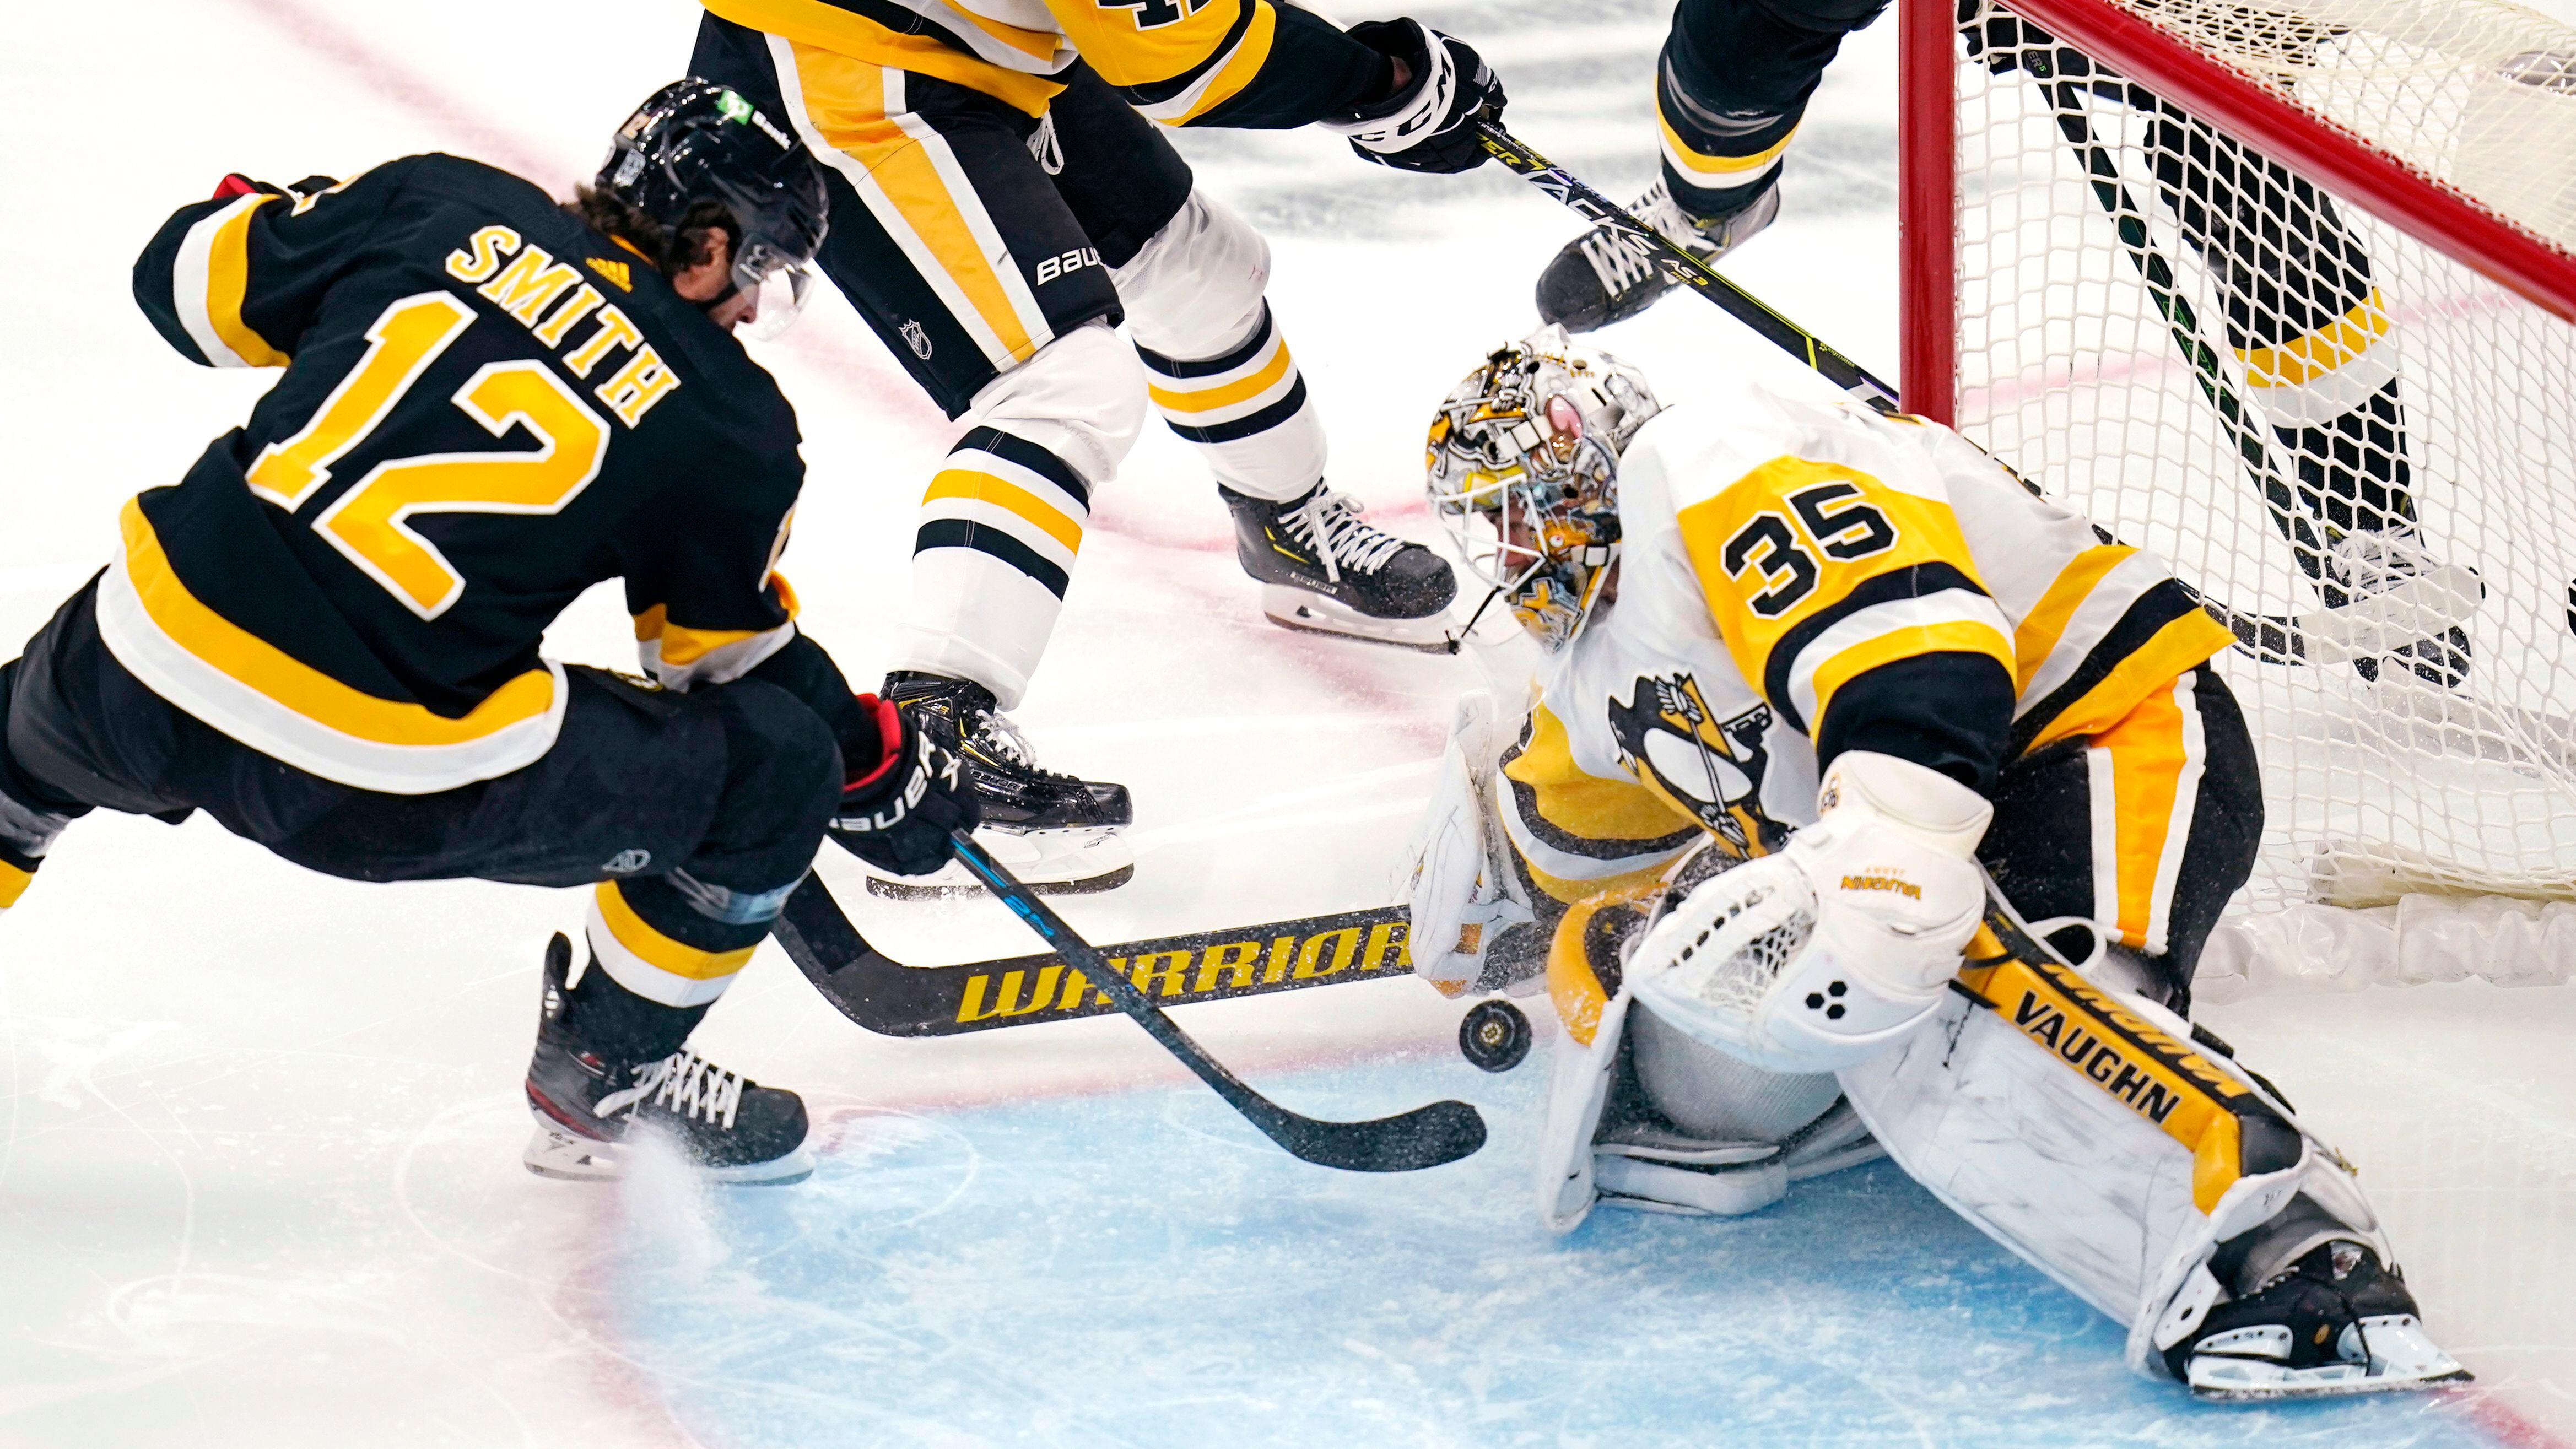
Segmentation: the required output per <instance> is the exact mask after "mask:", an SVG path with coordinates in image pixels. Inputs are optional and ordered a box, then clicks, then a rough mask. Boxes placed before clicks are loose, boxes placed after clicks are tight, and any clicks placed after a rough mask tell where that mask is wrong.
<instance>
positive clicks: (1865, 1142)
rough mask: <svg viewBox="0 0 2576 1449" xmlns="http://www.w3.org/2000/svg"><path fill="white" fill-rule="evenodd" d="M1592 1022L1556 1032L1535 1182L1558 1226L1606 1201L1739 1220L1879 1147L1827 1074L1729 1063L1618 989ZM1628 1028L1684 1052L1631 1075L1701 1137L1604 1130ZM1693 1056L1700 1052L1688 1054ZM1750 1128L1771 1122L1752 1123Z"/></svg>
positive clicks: (1547, 1216) (1636, 1127) (1568, 1225)
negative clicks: (1582, 1030) (1580, 1029)
mask: <svg viewBox="0 0 2576 1449" xmlns="http://www.w3.org/2000/svg"><path fill="white" fill-rule="evenodd" d="M1590 1030H1591V1039H1590V1040H1589V1041H1585V1040H1582V1039H1580V1037H1579V1036H1578V1034H1577V1032H1576V1031H1574V1030H1567V1031H1562V1032H1559V1033H1558V1034H1557V1038H1556V1043H1555V1045H1554V1047H1553V1048H1552V1056H1551V1075H1550V1078H1549V1081H1548V1095H1547V1126H1546V1128H1545V1130H1544V1131H1543V1132H1542V1134H1541V1135H1540V1138H1539V1165H1538V1189H1539V1216H1540V1218H1541V1219H1542V1220H1543V1221H1544V1222H1546V1224H1547V1225H1548V1227H1549V1228H1551V1229H1552V1230H1554V1231H1556V1232H1560V1233H1565V1232H1572V1231H1573V1230H1574V1229H1575V1228H1576V1227H1578V1226H1580V1225H1581V1224H1582V1222H1583V1220H1584V1219H1585V1218H1586V1217H1588V1216H1589V1215H1590V1214H1591V1212H1592V1209H1593V1208H1594V1207H1595V1206H1596V1205H1599V1204H1603V1203H1608V1204H1610V1205H1612V1206H1616V1207H1623V1208H1630V1209H1634V1210H1637V1211H1641V1212H1665V1213H1684V1214H1693V1215H1707V1216H1716V1217H1739V1216H1742V1215H1743V1214H1745V1213H1751V1212H1759V1211H1761V1210H1762V1209H1763V1208H1766V1207H1769V1206H1771V1205H1772V1204H1773V1203H1776V1202H1778V1201H1780V1199H1781V1198H1782V1197H1784V1196H1786V1195H1787V1193H1788V1191H1789V1184H1790V1183H1792V1182H1800V1181H1804V1180H1805V1179H1808V1178H1811V1177H1820V1176H1823V1175H1824V1174H1826V1173H1829V1172H1839V1171H1841V1170H1842V1169H1844V1168H1846V1167H1853V1166H1857V1165H1859V1164H1860V1163H1863V1162H1867V1161H1870V1160H1871V1159H1873V1158H1876V1157H1877V1156H1879V1155H1880V1154H1879V1149H1878V1145H1877V1144H1876V1143H1875V1142H1872V1141H1871V1140H1870V1137H1869V1129H1868V1128H1867V1127H1865V1126H1863V1125H1862V1123H1861V1120H1860V1117H1859V1116H1858V1114H1856V1113H1855V1112H1853V1111H1852V1109H1851V1107H1850V1106H1849V1105H1848V1104H1846V1103H1844V1102H1843V1101H1841V1099H1840V1098H1841V1089H1840V1087H1839V1086H1838V1085H1836V1084H1835V1082H1834V1080H1833V1078H1831V1077H1830V1076H1824V1077H1804V1076H1799V1077H1792V1076H1784V1075H1781V1074H1776V1073H1769V1072H1764V1071H1762V1070H1760V1069H1759V1068H1756V1067H1751V1066H1746V1065H1744V1064H1742V1063H1739V1062H1736V1061H1735V1060H1734V1059H1732V1058H1730V1057H1728V1056H1726V1055H1725V1054H1723V1053H1721V1052H1718V1051H1716V1050H1715V1049H1713V1048H1710V1047H1706V1046H1703V1045H1701V1044H1700V1043H1698V1042H1696V1041H1694V1040H1692V1039H1691V1038H1690V1037H1688V1036H1686V1035H1684V1034H1682V1033H1681V1032H1679V1031H1677V1030H1675V1029H1674V1028H1672V1027H1671V1026H1669V1025H1665V1024H1663V1023H1662V1022H1660V1021H1659V1020H1658V1019H1657V1018H1655V1017H1654V1016H1653V1015H1652V1014H1651V1013H1649V1012H1647V1011H1646V1010H1645V1009H1644V1008H1642V1007H1640V1006H1639V1005H1638V1004H1637V1002H1636V997H1635V995H1634V993H1632V992H1630V991H1628V990H1626V989H1624V988H1623V989H1622V990H1621V991H1620V992H1619V994H1618V995H1616V996H1613V997H1612V998H1610V1000H1609V1001H1608V1002H1606V1003H1605V1004H1604V1005H1603V1006H1602V1008H1601V1012H1600V1015H1599V1017H1598V1018H1597V1020H1596V1021H1594V1022H1593V1023H1592V1024H1591V1028H1590ZM1631 1032H1637V1033H1639V1034H1640V1035H1641V1036H1644V1037H1655V1036H1660V1037H1661V1038H1662V1041H1661V1042H1660V1043H1658V1045H1659V1046H1660V1047H1661V1049H1662V1050H1663V1051H1664V1052H1666V1053H1669V1054H1672V1055H1676V1056H1680V1057H1683V1058H1684V1059H1685V1060H1684V1061H1683V1062H1681V1063H1677V1064H1675V1065H1674V1066H1668V1067H1666V1068H1664V1069H1662V1070H1660V1071H1658V1070H1656V1069H1654V1068H1653V1067H1651V1066H1649V1067H1648V1068H1647V1070H1645V1071H1643V1072H1641V1074H1640V1075H1641V1077H1643V1078H1646V1079H1647V1081H1646V1084H1645V1085H1646V1091H1647V1095H1648V1096H1649V1098H1650V1099H1652V1100H1653V1101H1654V1102H1655V1104H1656V1106H1657V1107H1658V1109H1660V1110H1661V1111H1663V1112H1664V1113H1665V1114H1666V1115H1667V1116H1668V1117H1671V1118H1673V1119H1674V1120H1675V1122H1676V1125H1678V1126H1680V1127H1682V1128H1684V1129H1685V1131H1686V1132H1705V1133H1706V1134H1707V1135H1685V1133H1683V1132H1674V1131H1669V1130H1666V1129H1663V1128H1660V1127H1653V1126H1647V1125H1644V1124H1638V1123H1627V1124H1613V1125H1611V1126H1610V1127H1609V1128H1607V1130H1605V1128H1604V1125H1603V1121H1602V1118H1603V1115H1604V1112H1605V1110H1606V1109H1607V1107H1608V1105H1609V1101H1610V1092H1611V1088H1612V1085H1613V1083H1614V1081H1615V1079H1616V1077H1617V1075H1618V1069H1619V1054H1620V1049H1621V1046H1622V1044H1623V1042H1625V1041H1626V1039H1627V1037H1628V1036H1629V1034H1630V1033H1631ZM1638 1045H1639V1046H1641V1047H1642V1046H1645V1045H1646V1043H1645V1042H1643V1041H1641V1042H1639V1043H1638ZM1691 1056H1696V1057H1697V1058H1699V1060H1698V1061H1696V1062H1690V1061H1688V1060H1687V1058H1688V1057H1691ZM1658 1078H1660V1079H1661V1080H1657V1079H1658ZM1693 1099H1696V1100H1695V1101H1694V1100H1693ZM1695 1106H1696V1107H1698V1108H1699V1109H1700V1110H1698V1111H1694V1110H1693V1108H1694V1107H1695ZM1756 1128H1767V1129H1770V1130H1767V1131H1760V1132H1755V1131H1752V1130H1750V1129H1756Z"/></svg>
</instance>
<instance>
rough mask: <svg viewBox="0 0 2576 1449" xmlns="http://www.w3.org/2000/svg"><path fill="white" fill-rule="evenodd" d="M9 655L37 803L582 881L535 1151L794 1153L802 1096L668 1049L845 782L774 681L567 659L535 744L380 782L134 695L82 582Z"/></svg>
mask: <svg viewBox="0 0 2576 1449" xmlns="http://www.w3.org/2000/svg"><path fill="white" fill-rule="evenodd" d="M12 673H13V674H14V676H15V679H14V687H13V688H12V689H11V690H10V691H9V707H8V714H9V719H8V730H7V740H8V749H7V760H8V767H7V768H8V773H9V777H10V779H11V780H12V781H13V782H16V781H33V782H34V785H35V787H36V789H37V791H39V792H41V793H42V795H43V797H44V801H43V802H41V803H42V804H43V808H45V809H47V810H48V811H50V812H51V813H53V814H55V815H62V814H67V813H71V812H70V811H69V810H68V809H66V808H65V807H63V806H62V805H61V804H60V803H59V802H63V801H78V802H80V803H81V804H82V805H85V806H98V807H104V808H109V809H115V810H121V811H126V812H129V813H135V814H153V815H159V816H162V817H164V818H170V819H176V818H180V817H183V816H185V815H186V814H187V813H189V812H190V811H192V810H200V809H201V810H204V811H205V812H206V813H207V814H209V815H211V816H213V817H214V818H215V819H216V820H218V821H219V822H221V823H222V824H223V825H224V827H225V828H226V829H229V830H231V831H232V832H233V833H234V834H236V835H240V836H243V837H244V838H246V839H249V840H253V841H256V842H258V843H259V844H262V845H264V846H267V847H268V848H269V849H270V850H272V851H274V852H276V853H277V854H278V855H280V856H283V857H285V858H286V859H288V860H291V861H294V862H295V863H297V864H299V865H303V866H306V867H308V868H310V869H313V870H317V871H321V872H323V873H325V874H329V875H336V876H341V877H343V878H347V879H352V880H367V881H393V880H436V879H451V878H457V877H468V876H470V877H480V878H483V879H487V880H498V881H509V882H516V883H522V884H531V885H545V886H576V885H596V886H597V893H596V897H595V900H594V904H593V909H592V919H591V927H590V933H589V934H590V942H591V947H592V950H593V953H594V967H595V969H593V970H591V971H589V972H587V973H586V974H585V975H584V976H583V977H582V979H581V980H580V981H579V983H578V984H572V983H569V982H568V981H567V980H566V977H567V975H568V967H569V965H570V954H571V953H570V949H569V943H566V944H565V945H564V946H562V947H561V948H559V949H557V950H555V951H553V952H550V954H549V957H548V976H547V994H546V1002H545V1012H544V1017H543V1025H542V1026H541V1028H540V1034H539V1044H538V1050H537V1056H536V1061H535V1064H534V1065H533V1066H532V1068H531V1070H530V1076H529V1088H530V1101H531V1104H532V1106H534V1107H535V1108H536V1110H537V1111H538V1113H539V1120H540V1123H541V1124H542V1125H541V1126H540V1129H539V1132H538V1137H537V1142H536V1144H535V1145H534V1146H532V1147H531V1149H530V1165H531V1166H532V1167H538V1168H539V1169H540V1170H548V1171H554V1172H557V1173H558V1174H560V1175H587V1176H599V1175H610V1174H613V1173H614V1172H615V1171H616V1170H617V1166H618V1162H617V1155H618V1152H619V1150H620V1148H621V1146H622V1143H623V1140H624V1138H625V1137H626V1136H627V1134H628V1132H629V1131H630V1130H631V1129H632V1128H633V1127H635V1126H636V1125H637V1124H646V1125H649V1126H650V1127H652V1128H654V1129H656V1130H658V1131H660V1132H662V1133H663V1134H665V1135H666V1136H669V1137H671V1138H673V1139H675V1140H676V1141H677V1143H678V1145H679V1147H680V1149H681V1151H682V1152H683V1153H684V1154H685V1155H686V1156H688V1157H689V1158H690V1159H691V1160H693V1161H695V1162H696V1163H697V1164H699V1165H700V1166H701V1167H703V1168H705V1169H706V1170H708V1171H710V1172H711V1173H714V1174H715V1175H718V1176H722V1177H727V1178H733V1179H740V1180H749V1181H779V1180H790V1179H792V1178H794V1177H797V1176H801V1175H803V1173H804V1172H805V1171H808V1170H810V1163H808V1162H807V1161H806V1160H805V1159H804V1158H803V1157H802V1156H801V1145H802V1142H803V1139H804V1135H805V1115H804V1108H803V1105H802V1103H801V1102H799V1101H798V1100H797V1098H796V1095H795V1094H794V1093H792V1092H784V1091H779V1090H776V1089H773V1088H764V1087H761V1086H759V1085H757V1084H756V1083H753V1082H750V1081H747V1080H745V1079H743V1078H742V1077H740V1076H737V1075H735V1074H733V1073H730V1072H726V1071H724V1070H723V1069H721V1068H717V1067H715V1066H713V1065H711V1064H709V1063H707V1062H706V1061H705V1060H704V1059H703V1058H700V1057H697V1056H696V1055H695V1054H694V1053H691V1052H690V1051H688V1050H687V1048H686V1045H685V1043H686V1041H687V1038H688V1036H689V1033H690V1031H691V1030H692V1029H693V1028H694V1027H695V1026H696V1025H697V1022H698V1019H699V1018H700V1017H702V1016H704V1015H705V1014H706V1009H707V1007H708V1006H709V1005H710V1004H711V1003H712V1002H713V1001H714V1000H715V999H716V997H717V996H719V995H721V994H722V993H723V991H724V989H725V987H726V986H728V985H730V984H731V982H732V980H733V975H734V973H735V972H736V971H738V970H739V969H740V968H741V965H742V963H743V962H744V961H745V960H746V959H748V958H749V956H750V954H751V948H752V947H753V946H754V945H756V944H757V943H758V942H759V941H760V939H761V938H762V937H763V936H765V935H767V934H768V932H769V928H770V923H771V922H772V921H773V920H774V919H775V918H776V916H777V914H778V911H779V909H780V907H781V906H782V905H783V904H784V902H785V899H786V895H787V892H788V890H790V889H792V888H793V886H794V885H795V884H796V882H798V881H799V880H801V879H803V877H804V874H805V871H806V869H807V868H808V867H809V866H810V865H811V863H812V861H813V856H814V851H815V848H816V846H817V845H818V844H819V843H820V842H821V839H822V835H823V825H824V822H825V820H827V819H828V818H829V817H830V815H831V812H832V810H833V809H834V808H835V807H836V806H837V804H838V801H839V796H840V759H839V752H838V751H837V750H836V749H835V748H834V747H833V744H832V739H831V734H830V732H829V730H828V729H827V728H826V727H825V726H824V724H823V722H822V720H821V719H820V718H818V717H817V716H816V715H815V714H814V713H813V712H812V711H811V710H809V709H807V708H805V707H804V706H803V705H802V704H800V703H798V702H797V701H796V700H795V698H794V697H793V696H791V695H789V694H787V693H786V692H785V691H782V690H777V689H773V688H771V687H770V686H767V685H763V684H757V683H753V682H749V681H744V682H737V683H735V684H730V685H724V686H719V687H716V688H713V689H707V690H701V691H696V692H692V693H690V694H685V695H683V694H674V693H668V692H665V691H660V690H652V689H646V688H643V687H641V686H638V685H634V684H631V683H629V682H627V681H625V680H623V679H620V678H618V677H617V676H614V675H609V674H606V673H604V672H600V671H595V670H583V669H574V670H569V671H567V683H566V686H565V687H566V689H567V691H568V695H567V698H566V701H565V707H564V715H563V723H562V725H561V727H560V731H559V733H558V735H557V738H556V743H555V745H554V747H553V748H552V749H551V750H549V751H548V752H547V753H546V755H545V756H543V757H542V758H541V759H539V760H538V761H537V762H535V763H534V764H531V765H529V766H527V767H525V768H523V769H520V770H517V771H514V772H512V773H511V774H508V775H504V776H501V777H500V778H498V779H494V780H486V781H482V782H480V783H477V784H474V785H469V786H466V787H463V788H461V789H456V790H448V791H442V792H439V793H436V794H431V795H387V794H380V793H377V792H375V791H369V790H359V789H353V788H351V787H349V786H346V785H341V784H337V783H335V782H332V781H329V780H324V779H320V778H318V777H316V776H312V775H308V774H305V773H304V772H302V771H300V770H296V769H293V768H290V767H288V766H285V765H281V764H279V763H278V762H277V761H275V760H273V759H271V758H269V757H268V756H266V755H263V754H260V753H259V752H258V751H256V750H253V749H251V748H249V747H248V746H246V745H243V744H240V743H238V742H236V741H234V740H232V739H230V738H228V737H227V736H225V735H223V734H220V733H218V732H217V731H215V730H214V729H212V728H210V727H209V726H207V725H205V724H203V723H201V722H199V721H198V720H196V719H194V718H192V717H191V716H189V715H187V714H185V713H184V712H182V711H180V710H179V709H177V708H176V707H174V706H172V705H170V704H169V703H167V702H166V701H164V700H162V699H161V698H160V697H159V696H158V695H155V694H154V693H152V691H151V690H150V689H148V688H147V687H145V686H144V685H143V683H142V682H141V681H139V680H137V679H136V678H135V677H134V676H133V675H132V674H131V673H129V672H128V671H127V670H126V669H125V667H124V666H123V665H122V664H120V663H118V662H117V660H116V659H115V658H114V656H113V655H112V654H111V653H110V652H109V650H108V648H107V646H106V644H105V643H104V641H103V640H102V639H101V638H100V636H99V632H98V626H97V616H96V609H95V589H94V588H90V589H84V590H82V591H81V593H80V594H78V595H76V596H75V597H74V598H73V600H72V601H71V603H69V604H67V605H66V606H65V607H64V608H63V610H62V611H61V612H60V613H59V614H57V615H56V616H55V618H54V620H53V622H52V623H50V624H48V625H47V626H46V628H45V629H44V630H43V631H42V632H41V633H39V634H38V635H37V636H36V638H35V639H33V640H31V641H30V642H29V644H28V646H27V654H26V656H25V657H24V658H23V659H21V660H20V661H19V662H18V663H17V664H16V665H14V666H12ZM22 793H24V786H23V785H20V784H12V785H11V787H10V788H9V790H8V794H9V796H10V797H11V798H12V799H17V798H18V797H19V796H20V795H21V794H22ZM560 939H561V938H558V940H560Z"/></svg>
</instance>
